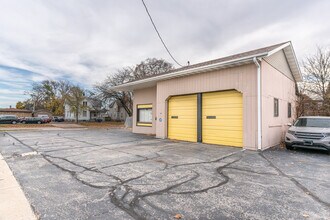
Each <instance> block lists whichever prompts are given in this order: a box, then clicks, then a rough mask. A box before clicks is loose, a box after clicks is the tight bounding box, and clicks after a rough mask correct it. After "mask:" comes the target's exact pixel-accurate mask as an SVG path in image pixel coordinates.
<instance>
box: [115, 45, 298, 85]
mask: <svg viewBox="0 0 330 220" xmlns="http://www.w3.org/2000/svg"><path fill="white" fill-rule="evenodd" d="M287 47H289V51H290V52H289V53H288V52H285V48H287ZM280 50H283V51H284V53H285V55H286V56H287V57H289V58H292V59H294V62H292V61H289V60H290V59H288V63H289V66H290V68H291V70H292V73H293V76H294V78H295V80H296V81H298V82H299V81H301V80H302V76H301V72H300V68H299V65H298V61H297V59H296V56H295V53H294V50H293V47H292V44H291V42H287V43H284V44H282V45H280V46H278V47H276V48H275V49H273V50H271V51H270V52H264V53H259V54H255V55H250V56H245V57H241V58H237V59H233V60H228V61H224V62H220V63H213V64H209V65H206V66H199V67H195V68H191V69H185V70H179V71H174V72H172V73H167V74H163V75H158V76H153V77H150V78H146V79H141V80H137V81H133V82H128V83H125V84H122V85H118V86H114V87H111V90H115V91H132V90H134V89H136V88H146V87H151V86H155V85H156V82H157V81H161V80H167V79H172V78H177V77H182V76H187V75H192V74H196V73H202V72H206V71H211V70H215V69H220V68H225V67H228V66H236V65H240V64H242V63H248V62H253V59H254V58H257V59H258V58H262V57H269V56H271V55H273V54H274V53H276V52H278V51H280ZM138 85H139V86H140V87H138ZM143 85H144V87H143ZM132 87H135V88H132Z"/></svg>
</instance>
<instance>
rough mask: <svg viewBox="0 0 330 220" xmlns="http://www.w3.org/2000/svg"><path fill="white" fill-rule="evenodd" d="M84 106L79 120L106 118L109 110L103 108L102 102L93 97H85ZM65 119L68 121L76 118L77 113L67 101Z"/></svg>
mask: <svg viewBox="0 0 330 220" xmlns="http://www.w3.org/2000/svg"><path fill="white" fill-rule="evenodd" d="M82 106H83V108H82V109H81V110H80V112H79V115H78V121H90V120H95V119H99V118H102V120H104V117H105V114H106V112H107V110H106V109H104V108H102V102H100V101H98V100H95V99H92V98H85V100H83V101H82ZM64 119H65V120H67V121H75V120H76V116H75V113H74V112H73V111H71V108H70V106H69V105H68V104H67V103H66V104H65V105H64Z"/></svg>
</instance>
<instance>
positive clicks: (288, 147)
mask: <svg viewBox="0 0 330 220" xmlns="http://www.w3.org/2000/svg"><path fill="white" fill-rule="evenodd" d="M285 147H286V149H288V150H293V147H292V146H290V145H288V144H286V145H285Z"/></svg>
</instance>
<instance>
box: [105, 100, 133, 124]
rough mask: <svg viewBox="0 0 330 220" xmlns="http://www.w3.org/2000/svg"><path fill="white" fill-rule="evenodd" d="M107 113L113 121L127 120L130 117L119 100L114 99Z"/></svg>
mask: <svg viewBox="0 0 330 220" xmlns="http://www.w3.org/2000/svg"><path fill="white" fill-rule="evenodd" d="M107 115H108V117H110V120H112V121H125V120H126V118H127V117H128V114H127V112H126V111H125V109H124V108H123V106H122V104H121V103H120V102H119V101H113V102H111V103H110V104H109V108H108V110H107Z"/></svg>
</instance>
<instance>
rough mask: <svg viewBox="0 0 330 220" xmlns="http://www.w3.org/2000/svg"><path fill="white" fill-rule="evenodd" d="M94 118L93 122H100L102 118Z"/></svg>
mask: <svg viewBox="0 0 330 220" xmlns="http://www.w3.org/2000/svg"><path fill="white" fill-rule="evenodd" d="M94 120H95V122H102V121H103V118H95V119H94Z"/></svg>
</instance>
